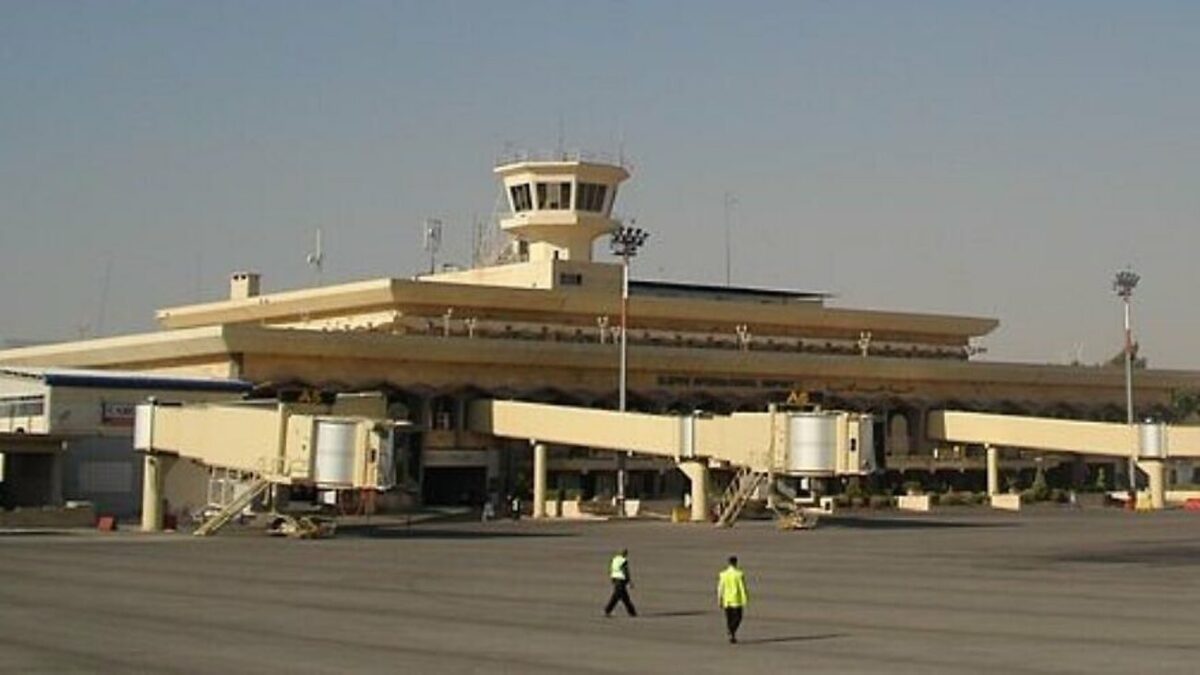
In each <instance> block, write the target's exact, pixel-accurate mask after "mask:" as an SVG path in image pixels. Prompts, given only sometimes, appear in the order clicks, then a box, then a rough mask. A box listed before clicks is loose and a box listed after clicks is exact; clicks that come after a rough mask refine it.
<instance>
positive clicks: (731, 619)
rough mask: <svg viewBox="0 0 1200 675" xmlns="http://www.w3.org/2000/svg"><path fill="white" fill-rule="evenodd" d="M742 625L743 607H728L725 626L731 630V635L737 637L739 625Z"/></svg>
mask: <svg viewBox="0 0 1200 675" xmlns="http://www.w3.org/2000/svg"><path fill="white" fill-rule="evenodd" d="M740 625H742V608H741V607H726V608H725V628H727V629H728V630H729V637H731V638H734V637H737V629H738V626H740Z"/></svg>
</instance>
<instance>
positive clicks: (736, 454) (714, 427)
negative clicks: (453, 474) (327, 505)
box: [469, 400, 876, 526]
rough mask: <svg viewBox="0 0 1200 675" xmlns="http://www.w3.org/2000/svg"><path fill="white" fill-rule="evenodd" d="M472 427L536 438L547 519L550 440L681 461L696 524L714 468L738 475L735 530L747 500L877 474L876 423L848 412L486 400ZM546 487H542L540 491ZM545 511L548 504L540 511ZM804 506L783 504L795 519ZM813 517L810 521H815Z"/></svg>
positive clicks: (733, 491) (731, 513)
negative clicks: (720, 411)
mask: <svg viewBox="0 0 1200 675" xmlns="http://www.w3.org/2000/svg"><path fill="white" fill-rule="evenodd" d="M469 423H470V425H471V428H472V430H474V431H477V432H481V433H488V434H492V435H495V436H501V437H505V438H520V439H528V440H529V441H530V442H531V444H533V446H534V448H535V452H534V486H535V490H534V492H535V494H534V515H535V517H536V516H539V515H544V513H545V511H544V503H545V499H546V495H545V488H544V484H545V481H544V480H540V479H539V478H540V477H543V476H544V475H545V472H546V462H545V452H544V451H542V452H538V451H537V449H538V448H539V447H541V448H544V446H545V445H546V444H559V445H573V446H580V447H588V448H595V449H602V450H613V451H618V452H621V451H624V452H633V453H639V454H646V455H655V456H659V457H671V458H672V459H674V460H675V461H676V462H677V463H678V465H679V468H680V469H681V470H682V471H683V473H684V474H685V475H687V477H688V478H689V480H690V481H691V484H692V520H693V521H707V520H709V519H710V514H709V512H708V506H707V505H708V482H709V469H710V468H713V467H716V468H728V469H734V470H735V478H734V480H733V481H732V482H731V484H730V487H729V489H728V490H727V491H726V493H725V495H724V497H723V498H722V499H721V500H719V501H718V502H717V504H716V522H717V524H719V525H725V526H728V525H731V524H732V523H733V522H735V521H736V520H737V518H738V516H739V515H740V514H741V512H742V509H743V508H744V507H745V505H746V503H747V502H748V501H750V500H752V499H757V498H761V497H762V492H763V490H766V491H767V495H768V496H770V494H771V493H770V491H771V490H775V489H776V488H775V485H774V484H775V482H776V481H778V480H787V479H795V478H807V479H809V480H810V481H813V482H822V481H827V480H835V479H838V478H841V477H845V476H862V475H867V474H870V473H872V472H874V471H875V470H876V466H875V454H874V435H873V429H874V427H873V421H872V418H871V416H870V415H861V414H858V413H848V412H797V411H791V410H779V409H775V408H772V409H770V410H768V411H766V412H755V413H734V414H732V415H711V414H706V413H696V414H688V415H651V414H646V413H631V412H624V413H623V412H617V411H613V410H600V409H592V408H581V407H576V406H563V405H551V404H542V403H530V402H525V401H502V400H482V401H476V402H475V403H473V404H472V405H471V409H470V420H469ZM539 486H541V487H539ZM539 506H542V508H541V509H539ZM802 509H803V506H802V505H798V504H795V503H793V504H791V505H790V506H788V505H786V503H785V504H784V505H783V506H780V507H779V512H780V513H785V514H787V517H789V518H791V519H792V520H793V521H795V518H796V514H797V513H799V512H800V511H801V510H802ZM810 515H811V514H809V515H801V516H800V519H801V520H802V521H803V522H805V523H806V524H807V523H809V522H811V520H810Z"/></svg>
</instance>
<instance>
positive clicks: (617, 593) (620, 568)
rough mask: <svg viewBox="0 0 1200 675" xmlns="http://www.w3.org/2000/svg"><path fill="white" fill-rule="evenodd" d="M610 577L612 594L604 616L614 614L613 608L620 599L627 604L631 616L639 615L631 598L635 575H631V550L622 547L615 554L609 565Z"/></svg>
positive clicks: (626, 609) (605, 607)
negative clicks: (630, 593) (630, 591)
mask: <svg viewBox="0 0 1200 675" xmlns="http://www.w3.org/2000/svg"><path fill="white" fill-rule="evenodd" d="M608 578H609V581H611V582H612V595H610V596H609V597H608V604H607V605H605V606H604V616H612V611H613V608H615V607H616V606H617V602H618V601H620V602H621V603H622V604H624V605H625V611H626V612H628V613H629V616H637V610H636V609H634V607H633V601H632V600H630V599H629V589H630V588H631V587H632V586H633V577H631V576H630V575H629V550H628V549H621V552H620V553H618V554H616V555H614V556H613V559H612V562H610V563H609V565H608Z"/></svg>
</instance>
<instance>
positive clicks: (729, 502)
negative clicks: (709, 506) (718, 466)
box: [716, 467, 767, 527]
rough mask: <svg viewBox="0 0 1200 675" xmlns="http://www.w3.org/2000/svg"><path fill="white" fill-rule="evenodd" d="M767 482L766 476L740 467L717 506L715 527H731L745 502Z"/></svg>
mask: <svg viewBox="0 0 1200 675" xmlns="http://www.w3.org/2000/svg"><path fill="white" fill-rule="evenodd" d="M766 480H767V474H766V473H762V472H758V471H754V470H753V469H750V468H749V467H742V468H741V469H738V472H737V473H736V474H735V475H734V477H733V480H731V481H730V482H729V487H728V488H726V489H725V494H724V495H722V496H721V500H720V502H718V504H717V522H716V525H717V527H733V524H734V522H736V521H737V519H738V516H739V515H741V513H742V509H743V508H745V507H746V502H748V501H750V499H751V498H752V497H754V495H755V493H756V492H758V488H759V487H760V486H761V485H762V484H763V482H764V481H766Z"/></svg>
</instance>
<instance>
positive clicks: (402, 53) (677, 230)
mask: <svg viewBox="0 0 1200 675" xmlns="http://www.w3.org/2000/svg"><path fill="white" fill-rule="evenodd" d="M1198 80H1200V3H1197V2H1153V1H1147V2H1101V1H1095V0H1093V1H1087V2H1082V1H1081V2H1065V1H1064V2H1052V1H1045V0H1039V1H1034V2H1007V1H1006V2H983V1H980V2H961V1H947V2H894V1H890V0H883V1H879V2H852V1H845V0H839V1H837V2H833V1H830V2H779V3H766V2H746V3H733V2H590V3H581V2H432V1H430V2H412V3H410V2H337V3H331V2H296V1H290V0H289V1H287V2H266V1H256V2H161V1H154V2H117V1H112V2H78V3H72V2H42V1H35V0H25V1H19V0H7V1H6V2H3V3H0V281H2V282H3V289H4V291H3V293H0V317H3V318H2V319H0V337H5V338H10V339H11V338H34V339H65V338H70V337H74V336H76V335H77V334H79V332H80V331H81V327H84V326H86V330H89V331H91V332H94V333H95V332H99V333H102V334H115V333H121V332H129V331H133V330H147V329H150V328H151V327H152V315H153V310H154V309H155V308H158V307H161V306H166V305H172V304H182V303H187V302H192V301H195V300H198V299H216V298H218V297H220V296H221V295H223V294H224V293H225V288H226V277H227V275H228V273H229V272H231V271H233V270H235V269H242V268H251V269H256V270H259V271H261V272H262V273H263V274H264V283H265V285H266V287H267V288H268V289H281V288H291V287H295V286H299V285H304V284H308V283H310V282H311V281H312V274H311V272H310V271H309V269H308V268H307V267H306V265H305V263H304V254H305V253H306V252H307V250H308V248H309V247H310V245H311V244H310V239H311V237H312V232H313V230H314V229H315V228H317V227H322V228H323V229H324V230H325V236H326V248H327V256H328V261H327V267H326V275H325V276H326V281H327V282H329V281H340V280H351V279H361V278H368V277H377V276H387V275H396V276H407V275H409V274H412V273H414V272H416V271H417V270H418V269H419V268H420V267H421V266H422V265H423V264H425V263H423V260H424V255H423V253H422V251H421V249H420V245H421V240H420V223H421V221H422V220H423V219H424V218H426V217H430V216H438V217H440V218H442V219H443V220H444V221H445V222H446V223H447V230H446V235H445V236H446V251H445V255H444V256H443V258H445V259H447V260H458V261H465V259H466V258H467V257H468V255H469V251H470V240H471V222H472V220H473V219H474V218H476V217H479V218H484V219H486V218H488V217H490V216H491V215H492V213H493V211H494V209H495V203H496V197H497V189H496V185H495V182H494V179H493V177H492V175H491V166H492V164H493V162H494V160H495V158H497V157H498V156H500V155H501V154H502V153H503V152H504V150H505V149H506V148H514V147H515V148H524V149H546V150H552V149H554V148H555V147H556V146H557V144H558V138H559V129H560V128H561V129H562V132H563V137H564V139H565V145H566V147H567V148H571V149H574V148H582V149H586V150H593V151H600V152H613V153H615V152H616V151H617V150H618V149H619V148H622V147H623V149H624V153H625V156H626V157H627V158H628V159H629V161H630V162H631V163H632V164H633V168H634V178H633V180H632V181H631V182H630V184H629V185H628V189H626V190H624V191H623V193H622V195H621V204H620V205H619V210H620V211H621V212H622V213H623V214H626V215H628V216H634V217H636V218H637V219H638V223H639V225H643V226H645V227H647V228H649V229H651V230H652V231H653V232H654V235H653V239H652V240H651V246H650V247H649V248H648V250H647V251H646V252H645V255H644V256H643V257H641V258H639V260H638V262H637V270H636V274H637V275H639V276H642V277H648V278H662V279H673V280H683V281H697V282H717V283H719V282H723V280H724V263H723V260H724V253H723V244H722V241H723V234H722V231H723V217H722V193H723V192H725V191H730V192H732V193H734V194H735V195H737V198H738V204H737V205H736V206H735V208H734V210H733V212H732V221H733V225H734V229H735V231H736V242H735V245H734V250H733V279H734V282H735V283H740V284H748V285H761V286H777V287H788V288H795V289H801V290H827V291H831V292H834V293H836V294H838V298H837V300H836V301H835V303H836V304H837V305H839V306H847V307H862V308H880V309H896V310H916V311H934V312H947V313H963V314H975V315H987V316H996V317H997V318H999V319H1000V320H1001V321H1002V327H1001V328H1000V330H998V331H997V332H996V333H994V334H993V335H992V336H991V337H990V338H988V339H987V340H986V342H985V344H986V346H988V347H989V349H990V353H989V355H988V356H989V358H995V359H1005V360H1030V361H1053V362H1063V361H1066V360H1069V359H1071V358H1074V357H1075V356H1076V355H1081V356H1082V357H1083V359H1084V360H1085V361H1096V360H1100V359H1102V358H1106V357H1107V356H1109V355H1110V354H1114V353H1116V352H1117V351H1118V350H1119V349H1120V342H1121V334H1120V309H1119V304H1118V302H1117V300H1116V298H1115V297H1114V296H1113V294H1112V292H1111V290H1110V282H1111V277H1112V274H1113V273H1114V271H1115V270H1116V269H1118V268H1120V267H1122V266H1124V265H1125V264H1127V263H1129V264H1132V265H1133V266H1134V267H1135V268H1136V269H1137V270H1138V271H1139V272H1141V274H1142V276H1143V280H1142V285H1141V287H1139V289H1138V291H1137V295H1136V305H1135V322H1136V326H1137V328H1138V333H1139V337H1140V339H1141V342H1142V345H1143V353H1144V354H1145V355H1146V356H1148V357H1149V358H1150V360H1151V363H1152V365H1156V366H1163V367H1188V368H1200V354H1198V351H1197V350H1198V348H1200V339H1198V338H1200V304H1198V300H1197V297H1196V296H1197V290H1198V286H1200V284H1198V283H1197V279H1198V274H1197V271H1196V270H1197V266H1198V262H1197V260H1196V257H1197V254H1198V252H1200V227H1197V223H1198V220H1200V189H1198V186H1197V182H1198V181H1197V179H1198V178H1200V123H1198V121H1200V81H1198ZM598 250H599V247H598Z"/></svg>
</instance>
